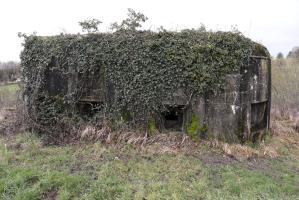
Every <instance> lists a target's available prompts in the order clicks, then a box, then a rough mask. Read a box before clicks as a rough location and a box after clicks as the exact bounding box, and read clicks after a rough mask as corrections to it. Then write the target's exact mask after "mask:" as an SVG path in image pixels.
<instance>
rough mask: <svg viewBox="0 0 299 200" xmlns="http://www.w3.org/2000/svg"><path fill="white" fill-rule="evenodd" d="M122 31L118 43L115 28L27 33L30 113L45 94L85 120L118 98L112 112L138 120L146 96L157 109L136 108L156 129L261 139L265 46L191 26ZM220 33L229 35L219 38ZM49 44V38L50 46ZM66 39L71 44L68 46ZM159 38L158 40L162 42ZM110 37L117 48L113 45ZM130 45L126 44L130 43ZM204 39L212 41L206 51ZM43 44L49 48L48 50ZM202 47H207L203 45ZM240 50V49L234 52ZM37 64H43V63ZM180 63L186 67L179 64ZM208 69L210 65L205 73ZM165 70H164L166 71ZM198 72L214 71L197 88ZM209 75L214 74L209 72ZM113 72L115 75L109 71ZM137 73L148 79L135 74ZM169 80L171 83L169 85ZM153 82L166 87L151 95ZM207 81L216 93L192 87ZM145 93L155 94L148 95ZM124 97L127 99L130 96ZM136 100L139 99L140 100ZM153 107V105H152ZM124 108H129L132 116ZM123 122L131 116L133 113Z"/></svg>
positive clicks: (267, 80) (266, 88)
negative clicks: (111, 30) (96, 31)
mask: <svg viewBox="0 0 299 200" xmlns="http://www.w3.org/2000/svg"><path fill="white" fill-rule="evenodd" d="M126 34H127V35H126ZM126 34H125V35H123V36H124V37H120V38H118V39H120V40H119V41H118V40H116V39H115V37H116V38H117V37H119V36H121V35H120V33H115V35H114V34H98V35H84V36H57V37H32V38H29V39H28V42H27V43H26V45H27V46H25V51H24V56H23V58H22V60H23V67H24V69H25V71H26V74H25V75H24V79H25V80H26V79H28V80H29V81H28V82H26V84H27V85H26V86H25V87H26V92H27V93H26V94H27V97H28V98H27V99H29V98H31V97H33V98H34V100H35V101H34V103H31V104H30V102H28V108H29V109H28V110H32V111H34V112H35V113H34V114H36V113H37V114H38V113H39V110H38V109H39V108H40V110H41V111H42V109H43V107H42V106H43V102H42V99H45V98H48V99H50V101H49V102H50V103H51V102H53V101H56V100H58V101H59V102H62V103H61V106H62V107H63V111H61V112H63V113H62V115H64V114H65V115H68V116H70V117H72V116H77V114H79V115H81V116H83V117H86V118H87V119H88V117H92V116H93V114H94V113H99V114H100V113H101V112H102V109H103V108H105V109H106V108H108V111H109V108H112V107H113V106H114V105H115V103H118V102H121V101H119V99H121V100H122V99H125V100H126V101H122V102H124V104H120V105H121V106H120V107H117V109H116V110H117V111H119V112H118V113H119V114H121V115H122V112H124V113H125V114H126V115H127V116H131V118H133V119H134V118H135V119H136V117H135V116H136V112H135V113H133V112H134V110H135V107H136V106H138V105H140V106H139V108H140V107H141V106H147V105H148V104H146V103H147V102H148V101H150V103H151V104H150V105H152V104H157V105H158V106H156V107H154V106H152V107H150V106H149V107H147V108H148V109H147V110H146V109H144V110H145V112H144V113H143V110H142V108H141V109H139V110H138V112H139V113H140V114H146V115H147V114H150V115H147V117H148V118H147V119H145V120H144V121H145V122H146V120H152V121H154V122H155V123H156V127H158V129H159V130H161V131H163V130H168V131H180V132H187V133H189V132H190V131H191V130H192V135H196V136H199V137H204V138H205V137H210V136H211V137H215V138H219V139H223V140H226V141H229V142H245V141H248V140H251V141H255V140H258V139H259V137H260V136H262V135H263V134H261V133H264V132H265V131H267V130H268V129H269V124H270V104H271V62H270V55H269V53H268V51H267V49H266V48H264V47H263V46H261V45H259V44H256V43H254V42H252V41H250V40H249V39H248V40H247V39H245V38H242V36H239V35H234V34H230V33H213V34H212V35H211V33H197V32H192V31H191V32H186V33H161V34H156V33H151V32H140V33H139V32H138V33H134V34H133V33H126ZM164 34H165V36H167V37H165V36H164ZM190 34H191V35H192V34H194V35H193V36H196V37H194V38H196V41H193V43H192V44H190V43H189V36H190ZM218 34H219V35H218ZM132 36H134V37H132ZM206 36H209V37H206ZM210 36H212V37H210ZM218 36H220V37H218ZM223 36H225V38H226V39H225V38H222V37H223ZM226 36H227V37H226ZM168 37H170V39H169V38H168ZM231 37H235V39H240V40H242V41H243V40H244V41H246V42H244V43H242V45H243V46H241V47H240V46H239V44H236V42H235V40H231ZM161 38H162V39H161ZM190 38H192V37H190ZM206 40H208V41H206ZM49 41H51V43H48V42H49ZM68 41H71V43H70V44H69V43H68ZM161 41H163V42H162V43H161ZM178 41H180V42H178ZM56 42H57V43H56ZM114 42H116V43H115V44H117V45H111V44H114ZM127 42H130V45H128V44H127ZM136 42H138V45H139V46H138V48H139V49H136V48H134V45H135V43H136ZM219 42H221V43H223V44H222V45H223V46H221V45H220V47H219V48H217V45H218V43H219ZM226 42H227V43H226ZM39 43H40V46H41V47H42V48H43V51H42V53H41V55H36V53H35V51H34V52H33V50H35V45H36V44H39ZM198 44H201V45H202V46H200V45H198ZM209 44H213V45H216V46H215V48H210V46H209ZM47 45H50V46H51V49H49V48H48V47H49V46H47ZM205 45H206V46H207V48H202V47H205ZM57 47H59V48H57ZM160 47H161V48H160ZM119 48H120V49H119ZM239 48H241V50H240V51H238V49H239ZM31 50H32V51H31ZM181 50H182V51H181ZM243 50H244V51H243ZM32 52H33V53H32ZM49 52H50V54H49ZM236 52H237V53H236ZM238 52H242V53H240V54H238ZM27 53H28V55H27ZM31 53H32V54H31ZM189 53H190V54H191V55H190V57H189ZM218 53H219V54H218ZM78 55H79V56H78ZM219 55H220V56H221V57H219V62H218V60H217V58H218V57H217V56H219ZM230 55H231V59H230ZM38 56H39V57H38ZM144 56H145V57H144ZM44 57H45V58H46V60H44ZM32 58H33V59H32ZM143 58H146V59H147V60H146V62H144V61H143ZM176 58H177V59H176ZM185 58H187V59H185ZM198 58H199V59H198ZM202 58H207V59H210V60H217V62H216V63H214V62H210V61H209V62H206V63H205V62H203V61H202V60H200V59H202ZM161 61H162V62H161ZM226 61H227V62H226ZM239 61H240V62H239ZM236 63H238V64H236ZM41 64H42V67H40V65H41ZM115 66H116V68H115ZM156 66H158V68H156ZM180 66H184V67H182V69H181V68H180ZM189 66H190V67H189ZM134 67H135V68H136V70H135V69H134ZM207 68H210V69H211V70H210V71H204V70H205V69H207ZM36 69H39V71H38V73H36ZM109 70H110V71H109ZM134 70H135V71H134ZM155 70H156V71H155ZM163 70H164V72H167V73H163ZM188 70H189V71H188ZM193 70H194V71H193ZM196 70H197V71H196ZM201 70H203V72H207V73H206V74H207V75H215V76H213V78H211V79H206V80H208V81H210V82H208V81H205V80H204V81H203V82H204V84H203V85H200V84H198V85H196V83H197V82H195V81H202V80H201V79H204V74H203V73H202V71H201ZM132 71H134V73H131V72H132ZM153 72H155V73H156V74H155V76H153V75H152V73H153ZM180 72H183V73H181V74H185V73H187V74H188V73H190V72H191V76H193V77H195V78H196V80H195V81H194V80H193V79H192V77H191V78H190V76H180V75H179V74H180ZM213 72H215V73H214V74H213ZM126 73H127V74H126ZM211 73H212V74H211ZM111 74H112V75H111ZM115 74H116V75H117V76H113V75H115ZM130 74H133V75H130ZM144 74H145V75H144ZM159 74H166V76H167V77H166V76H161V77H162V78H161V77H159ZM122 75H123V76H126V75H128V76H126V77H128V78H127V79H122ZM129 75H130V76H129ZM201 75H203V76H201ZM172 76H173V77H176V78H175V79H172V80H169V79H168V77H172ZM140 77H145V78H144V79H142V78H141V79H140ZM153 77H154V78H155V77H158V78H159V79H154V78H153ZM201 77H203V78H201ZM215 77H216V78H215ZM217 77H221V79H219V82H217ZM115 80H117V81H115ZM124 80H125V81H124ZM136 80H137V83H138V84H135V85H133V87H132V85H130V82H134V81H136ZM140 80H141V81H140ZM153 80H155V81H153ZM164 80H165V81H164ZM173 80H174V81H173ZM180 80H183V81H184V84H181V82H180V84H176V83H177V82H179V81H180ZM220 80H221V81H220ZM138 81H139V82H138ZM192 81H193V82H192ZM124 83H125V84H124ZM150 83H153V84H150ZM160 83H161V84H160ZM168 83H170V84H169V85H170V86H169V85H167V84H168ZM185 83H186V84H185ZM213 83H215V85H216V84H218V85H220V84H221V85H222V87H221V89H220V88H219V90H217V88H216V87H215V85H213ZM154 84H156V85H158V86H159V85H162V86H163V87H160V88H159V87H158V89H156V90H155V89H153V93H151V92H152V91H151V88H157V87H156V85H154ZM209 84H211V85H213V87H211V88H212V89H213V91H216V90H217V91H216V92H215V93H209V92H206V91H205V90H200V91H199V90H197V89H196V87H198V88H200V89H201V88H208V87H209ZM123 85H124V86H123ZM140 85H141V86H144V85H145V86H146V87H141V86H140ZM137 86H138V87H139V88H138V87H137ZM147 86H149V87H147ZM164 86H165V87H164ZM126 87H131V88H133V89H131V90H130V92H131V93H129V96H128V95H127V96H126V94H127V93H126V91H125V90H126V89H127V88H126ZM161 88H162V89H161ZM169 88H170V89H169ZM129 89H130V88H129ZM167 90H168V91H170V92H167ZM32 91H33V93H32ZM132 91H133V92H132ZM135 91H137V92H135ZM143 91H144V92H145V96H146V97H147V99H142V98H139V97H143V94H142V92H143ZM148 91H150V92H148ZM156 91H161V92H160V93H159V92H156ZM207 91H211V90H207ZM146 92H148V93H146ZM155 92H156V93H155ZM36 94H37V95H36ZM150 94H155V95H153V98H151V96H150ZM193 94H194V95H193ZM199 94H202V95H199ZM34 95H35V96H34ZM39 95H40V96H41V97H42V98H41V101H39ZM161 95H162V96H163V95H164V96H163V98H159V97H161ZM25 97H26V96H25ZM148 97H149V98H148ZM167 97H169V98H167ZM127 99H129V100H128V101H127ZM136 99H138V100H139V101H138V102H137V103H136V101H135V100H136ZM52 100H53V101H52ZM143 100H144V101H143ZM134 101H135V102H134ZM142 101H143V102H145V104H143V102H142ZM59 102H58V104H59ZM55 104H56V103H55ZM58 104H56V105H58ZM56 105H55V106H56ZM111 105H112V106H111ZM39 106H40V107H39ZM46 106H47V105H46ZM127 106H128V107H127ZM134 106H135V107H134ZM50 107H52V105H50ZM35 108H38V109H35ZM114 108H115V107H114ZM127 108H129V109H127ZM152 108H154V109H155V110H150V109H152ZM163 108H166V109H163ZM127 110H130V112H131V113H129V112H127ZM140 111H141V112H140ZM58 112H60V110H58ZM132 113H133V114H134V115H135V116H133V115H132ZM30 114H31V113H30ZM46 114H47V113H46ZM108 114H109V113H108ZM54 115H55V113H54ZM33 117H34V118H35V119H38V118H37V117H35V116H33ZM117 117H118V116H117ZM153 118H154V120H153ZM49 119H52V118H51V117H50V118H49ZM114 119H116V118H114ZM114 119H113V120H114ZM116 120H117V119H116ZM126 120H130V117H128V119H127V118H126ZM37 122H38V121H37ZM51 123H52V122H50V123H49V124H51ZM53 124H55V122H53ZM46 125H47V124H46ZM190 127H192V128H190Z"/></svg>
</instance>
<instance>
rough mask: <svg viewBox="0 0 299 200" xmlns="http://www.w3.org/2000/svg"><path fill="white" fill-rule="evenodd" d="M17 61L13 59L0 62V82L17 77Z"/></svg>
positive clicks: (13, 79) (14, 79)
mask: <svg viewBox="0 0 299 200" xmlns="http://www.w3.org/2000/svg"><path fill="white" fill-rule="evenodd" d="M19 74H20V71H19V63H18V62H14V61H9V62H0V82H1V83H7V82H13V81H16V80H17V79H18V78H19Z"/></svg>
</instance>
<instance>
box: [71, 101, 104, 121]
mask: <svg viewBox="0 0 299 200" xmlns="http://www.w3.org/2000/svg"><path fill="white" fill-rule="evenodd" d="M101 108H102V104H101V103H98V102H79V103H78V104H77V109H78V111H79V113H80V115H81V116H83V118H84V117H87V118H90V117H93V116H94V115H95V114H96V113H98V112H99V111H100V110H101Z"/></svg>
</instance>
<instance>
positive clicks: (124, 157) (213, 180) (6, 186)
mask: <svg viewBox="0 0 299 200" xmlns="http://www.w3.org/2000/svg"><path fill="white" fill-rule="evenodd" d="M5 144H6V145H5ZM5 146H6V147H5ZM201 153H203V152H198V153H192V154H188V155H187V154H184V153H178V154H175V155H173V154H167V153H164V154H161V153H160V154H157V153H146V152H144V151H138V150H136V149H134V148H132V147H131V146H124V147H121V148H119V147H118V148H116V147H112V146H110V147H109V146H104V145H101V144H99V143H95V144H84V145H65V146H43V145H42V144H41V142H40V139H39V138H38V137H35V136H34V135H33V134H20V135H17V136H14V137H10V138H7V137H4V136H2V137H1V139H0V199H7V200H8V199H9V200H10V199H22V200H26V199H28V200H29V199H30V200H34V199H46V198H49V199H51V198H54V197H56V198H57V199H298V197H299V175H298V170H299V165H298V164H299V163H298V160H296V159H295V158H293V157H292V156H286V157H283V158H279V159H270V160H267V163H268V164H267V165H265V166H264V167H259V166H258V165H259V164H258V162H257V163H256V165H257V166H256V167H253V168H252V169H251V168H250V167H248V165H247V164H246V163H240V162H233V163H229V164H227V165H226V164H217V162H215V163H216V164H215V163H214V164H213V163H208V162H205V161H203V159H201V155H202V154H201ZM253 164H254V162H253Z"/></svg>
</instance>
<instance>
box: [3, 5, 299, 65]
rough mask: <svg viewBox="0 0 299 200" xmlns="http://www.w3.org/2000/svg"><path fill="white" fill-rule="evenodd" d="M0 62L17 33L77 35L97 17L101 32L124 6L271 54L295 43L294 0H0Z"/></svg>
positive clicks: (154, 21)
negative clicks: (242, 39)
mask: <svg viewBox="0 0 299 200" xmlns="http://www.w3.org/2000/svg"><path fill="white" fill-rule="evenodd" d="M0 8H1V11H0V25H1V32H0V34H1V37H0V61H8V60H15V61H19V54H20V52H21V50H22V46H21V43H22V40H21V39H20V38H18V36H17V33H18V32H22V33H33V32H37V34H38V35H53V34H58V33H61V32H67V33H78V32H80V31H81V28H80V27H79V25H78V22H79V21H82V20H84V19H87V18H97V19H99V20H101V21H103V24H101V26H100V30H101V31H107V30H108V27H109V25H110V24H111V23H112V22H115V21H121V20H122V19H124V18H125V17H126V14H127V8H133V9H134V10H135V11H138V12H142V13H144V14H145V15H146V16H147V17H148V18H149V20H148V21H147V22H146V24H145V25H144V27H146V28H151V29H153V30H154V29H157V28H158V27H159V26H161V25H162V26H163V27H165V28H166V29H170V30H180V29H184V28H198V27H199V26H200V24H201V23H203V24H205V26H206V27H207V28H208V29H212V30H227V31H228V30H230V29H231V26H234V25H236V26H237V28H238V29H239V30H240V31H241V32H243V34H244V35H246V36H247V37H250V38H251V39H253V40H254V41H258V42H261V43H263V44H264V45H265V46H266V47H267V48H268V49H269V50H270V53H271V54H272V55H276V54H277V53H278V52H280V51H281V52H283V53H284V54H287V53H288V52H289V51H290V50H291V49H292V47H294V46H299V0H205V1H204V0H148V1H145V0H127V1H126V0H119V1H116V0H81V1H79V0H0Z"/></svg>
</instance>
